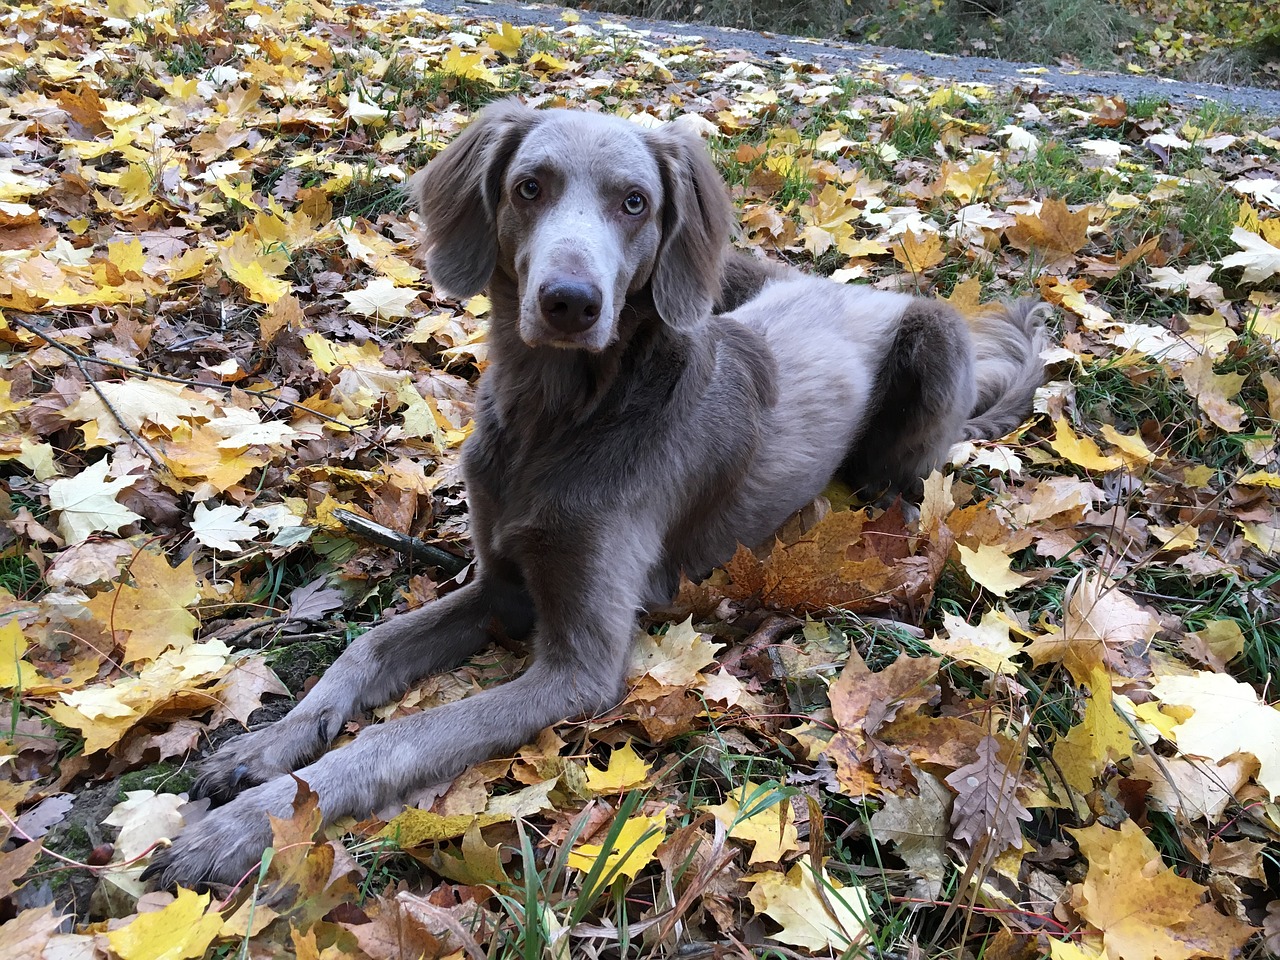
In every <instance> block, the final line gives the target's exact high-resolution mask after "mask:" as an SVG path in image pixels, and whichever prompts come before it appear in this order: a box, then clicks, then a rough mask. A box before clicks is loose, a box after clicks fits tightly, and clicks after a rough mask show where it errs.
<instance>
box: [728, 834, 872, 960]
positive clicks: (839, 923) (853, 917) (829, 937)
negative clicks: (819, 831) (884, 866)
mask: <svg viewBox="0 0 1280 960" xmlns="http://www.w3.org/2000/svg"><path fill="white" fill-rule="evenodd" d="M814 874H815V871H814V868H813V863H812V861H811V860H810V859H809V858H808V857H807V856H805V857H803V858H802V859H801V860H800V861H799V862H798V863H797V864H796V865H795V866H794V867H792V868H791V870H790V872H789V873H787V874H786V875H785V876H784V875H783V874H781V873H779V872H778V871H776V870H770V871H768V872H767V873H753V874H749V875H748V876H745V877H743V878H742V881H743V882H744V883H750V884H751V885H752V886H751V893H750V894H749V896H750V898H751V905H752V906H753V907H754V908H755V910H756V913H757V914H763V915H765V916H767V917H769V918H770V919H771V920H773V921H775V922H776V923H778V924H780V925H781V926H782V929H781V930H779V931H778V932H777V933H773V934H770V937H771V938H772V939H774V940H778V941H780V942H781V943H787V944H790V945H791V946H794V947H800V948H802V949H804V950H809V951H812V952H815V953H816V952H818V951H823V952H824V953H825V952H826V951H834V952H835V953H837V954H842V953H843V952H844V951H846V950H848V949H849V947H850V946H853V945H857V944H861V943H863V942H864V941H866V939H867V936H868V935H867V919H868V916H869V915H870V912H871V908H870V904H869V903H868V902H867V894H866V891H865V890H864V889H863V888H862V887H861V886H849V887H845V886H841V884H840V883H839V882H837V881H836V880H835V879H834V878H833V877H831V876H829V875H828V874H827V871H826V869H825V868H823V869H822V871H821V872H819V873H818V875H817V876H816V877H815V876H814ZM819 883H820V884H821V885H822V886H821V889H820V888H819V886H818V885H819ZM857 953H858V951H854V952H853V954H852V955H854V956H856V955H857Z"/></svg>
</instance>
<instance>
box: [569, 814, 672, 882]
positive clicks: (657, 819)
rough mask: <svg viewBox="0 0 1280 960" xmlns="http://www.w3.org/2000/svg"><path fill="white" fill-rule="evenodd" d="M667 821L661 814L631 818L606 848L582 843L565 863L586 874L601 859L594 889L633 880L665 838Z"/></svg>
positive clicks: (596, 844) (651, 859)
mask: <svg viewBox="0 0 1280 960" xmlns="http://www.w3.org/2000/svg"><path fill="white" fill-rule="evenodd" d="M666 824H667V818H666V817H665V816H663V815H662V814H655V815H653V816H647V817H646V816H640V817H631V818H630V819H628V820H627V821H626V822H625V823H623V824H622V827H621V829H619V830H618V831H617V834H616V836H615V837H614V840H613V842H612V843H611V844H610V845H609V849H608V850H605V848H604V845H603V844H599V843H584V844H581V845H580V846H578V847H577V848H575V849H574V850H573V851H572V852H571V853H570V854H569V857H568V860H567V863H568V865H569V866H571V867H573V868H574V869H576V870H581V871H583V872H584V873H589V872H590V871H591V870H592V869H593V868H594V867H595V866H596V864H597V862H598V861H599V860H601V859H602V858H603V860H604V865H603V867H602V868H601V869H600V872H599V874H598V876H597V878H596V889H599V888H600V887H601V886H606V885H608V884H611V883H612V882H613V881H614V880H615V879H617V878H618V877H627V878H629V879H635V876H636V874H638V873H639V872H640V871H641V870H643V869H644V868H645V867H646V866H648V865H649V864H650V863H652V862H653V860H654V851H655V850H657V849H658V845H659V844H660V843H662V841H663V840H665V839H666V836H667V834H666Z"/></svg>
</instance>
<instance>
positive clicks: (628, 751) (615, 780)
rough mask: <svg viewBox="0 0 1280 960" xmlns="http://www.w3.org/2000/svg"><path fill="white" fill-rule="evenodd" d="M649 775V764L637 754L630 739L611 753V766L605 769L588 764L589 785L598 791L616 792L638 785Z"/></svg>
mask: <svg viewBox="0 0 1280 960" xmlns="http://www.w3.org/2000/svg"><path fill="white" fill-rule="evenodd" d="M648 776H649V765H648V764H647V763H645V762H644V761H643V760H641V759H640V757H639V756H637V755H636V752H635V750H634V749H632V747H631V742H630V741H628V742H626V743H624V744H623V745H622V746H620V747H616V748H615V749H614V751H613V753H612V754H610V755H609V766H608V767H606V768H605V769H604V770H601V769H600V768H599V767H596V766H593V765H592V764H587V786H588V787H590V788H591V789H592V790H594V791H595V792H596V793H614V792H616V791H619V790H627V789H629V788H631V787H638V786H640V785H641V784H642V783H644V782H645V780H646V779H647V778H648Z"/></svg>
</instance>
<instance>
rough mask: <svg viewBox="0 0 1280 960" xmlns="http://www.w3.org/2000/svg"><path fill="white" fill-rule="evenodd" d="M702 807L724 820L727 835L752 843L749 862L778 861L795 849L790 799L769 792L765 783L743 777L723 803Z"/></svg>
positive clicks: (795, 839)
mask: <svg viewBox="0 0 1280 960" xmlns="http://www.w3.org/2000/svg"><path fill="white" fill-rule="evenodd" d="M770 801H776V802H770ZM702 809H703V810H706V811H708V812H709V813H711V814H713V815H714V816H715V818H716V819H717V820H719V821H720V822H721V823H722V824H724V825H725V827H726V828H728V830H729V836H730V837H732V838H733V839H735V840H745V841H747V842H748V843H751V844H754V846H753V847H752V850H751V863H778V862H780V861H781V860H782V857H783V855H784V854H786V853H789V852H791V851H792V850H798V849H799V844H798V842H797V838H798V835H797V833H796V824H795V811H793V810H792V809H791V803H790V801H789V800H787V799H786V798H785V797H782V798H780V799H779V798H777V797H776V795H774V796H771V789H770V788H769V787H767V786H763V787H762V786H761V785H760V784H758V783H752V782H751V781H747V782H746V783H744V784H743V785H742V787H741V788H739V789H738V790H735V791H734V792H733V793H731V794H730V795H729V796H727V797H725V801H724V803H719V804H714V805H708V806H705V807H702ZM744 810H745V811H746V814H747V815H746V816H744V815H743V811H744Z"/></svg>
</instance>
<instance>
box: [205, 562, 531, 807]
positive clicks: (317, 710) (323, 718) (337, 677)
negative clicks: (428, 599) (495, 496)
mask: <svg viewBox="0 0 1280 960" xmlns="http://www.w3.org/2000/svg"><path fill="white" fill-rule="evenodd" d="M532 618H533V607H532V602H531V601H530V600H529V598H528V597H527V595H525V594H524V591H523V589H522V588H521V587H520V586H518V585H517V584H514V583H509V582H507V581H505V580H499V579H497V578H496V577H494V576H490V575H486V574H485V573H484V572H483V570H482V572H481V575H480V577H479V578H478V579H477V580H476V581H475V582H474V583H471V584H469V585H467V586H465V587H463V588H462V589H460V590H457V591H455V592H454V593H451V594H449V595H448V596H447V597H445V598H444V599H442V600H437V601H435V602H434V603H429V604H427V605H426V606H423V607H420V608H419V609H417V610H414V611H412V612H411V613H406V614H402V615H401V616H398V617H393V618H391V619H389V620H386V621H384V622H382V623H380V624H379V625H378V626H376V627H374V628H373V629H372V630H370V631H369V632H368V633H366V634H364V635H363V636H362V637H360V638H359V639H358V640H356V641H355V642H354V643H353V644H352V645H351V646H350V647H348V648H347V649H346V650H345V651H343V653H342V656H340V657H338V659H337V660H336V661H334V663H333V665H332V666H330V667H329V669H328V670H326V671H325V673H324V676H322V677H321V678H320V681H319V682H318V683H317V684H316V685H315V686H314V687H313V688H312V689H311V691H310V692H309V693H308V694H307V695H306V696H305V697H304V698H303V699H302V700H301V701H299V703H298V705H297V706H296V707H294V709H293V710H292V711H290V712H289V714H288V715H286V716H285V717H284V718H282V719H281V720H279V721H277V722H276V723H274V724H272V725H271V726H269V727H264V728H263V729H261V730H255V731H253V732H251V733H246V734H242V735H241V736H239V737H236V738H235V739H234V740H230V741H228V742H227V743H226V744H225V745H224V746H223V747H222V748H221V749H220V750H218V752H217V753H215V754H214V755H213V756H212V757H210V758H209V759H207V760H206V761H205V762H204V764H203V765H202V768H201V775H200V778H199V779H198V780H197V781H196V783H195V786H194V788H193V789H192V796H193V797H209V798H210V799H212V800H213V801H214V802H215V803H224V802H226V801H227V800H230V799H231V798H232V797H233V796H235V795H236V794H237V793H239V792H240V791H241V790H243V789H246V788H248V787H251V786H254V785H255V784H261V783H266V782H267V781H269V780H271V779H273V778H275V777H278V776H280V775H281V774H285V773H288V772H290V771H292V770H297V769H298V768H299V767H301V766H302V765H303V764H305V763H308V762H309V761H311V760H314V759H315V758H316V757H317V756H319V754H320V752H321V751H322V750H324V748H325V747H327V746H328V745H329V744H330V743H331V742H333V738H334V737H336V736H337V735H338V731H340V730H341V729H342V727H343V725H344V724H345V723H346V722H347V721H348V720H350V719H351V718H352V717H354V716H357V715H358V714H359V713H360V712H361V711H362V710H365V709H367V708H369V707H372V706H380V705H381V704H384V703H386V702H387V701H388V700H391V699H392V698H393V697H397V696H399V695H400V694H402V693H403V692H404V691H405V690H407V689H408V688H409V686H410V685H411V684H412V683H413V682H414V681H416V680H418V679H420V678H421V677H425V676H427V675H429V674H432V673H438V672H440V671H442V670H448V669H450V668H452V667H454V666H457V665H458V664H459V663H461V662H462V661H463V660H465V659H466V658H467V657H469V656H471V654H473V653H475V652H476V651H477V650H478V649H479V648H480V647H481V646H483V645H484V643H485V642H486V640H487V639H488V636H489V629H490V628H491V627H492V626H493V625H494V621H496V622H497V624H498V625H500V626H501V627H502V628H503V629H504V630H506V631H507V633H508V634H511V635H513V636H522V635H523V634H525V633H527V632H528V630H529V628H530V627H531V626H532Z"/></svg>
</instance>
